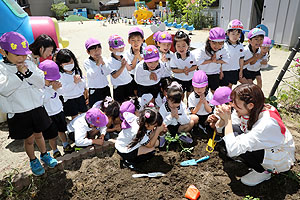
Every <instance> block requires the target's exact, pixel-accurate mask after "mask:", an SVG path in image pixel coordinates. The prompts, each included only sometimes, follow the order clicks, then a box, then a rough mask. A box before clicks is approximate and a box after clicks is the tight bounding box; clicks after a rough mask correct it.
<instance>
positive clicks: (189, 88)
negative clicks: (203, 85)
mask: <svg viewBox="0 0 300 200" xmlns="http://www.w3.org/2000/svg"><path fill="white" fill-rule="evenodd" d="M174 81H176V82H178V83H179V84H180V85H181V86H182V89H183V92H193V91H194V88H193V85H192V80H189V81H183V80H179V79H177V78H174Z"/></svg>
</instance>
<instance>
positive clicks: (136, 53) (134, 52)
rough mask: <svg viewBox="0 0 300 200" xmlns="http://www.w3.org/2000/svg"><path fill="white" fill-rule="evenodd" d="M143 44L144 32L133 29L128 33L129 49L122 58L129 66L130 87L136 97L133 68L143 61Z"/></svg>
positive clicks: (136, 28)
mask: <svg viewBox="0 0 300 200" xmlns="http://www.w3.org/2000/svg"><path fill="white" fill-rule="evenodd" d="M143 42H144V32H143V30H142V29H140V28H139V27H133V28H131V29H130V30H129V33H128V43H129V44H130V46H131V47H130V49H129V50H127V51H126V53H125V55H124V57H125V59H126V61H127V63H128V64H129V65H130V66H131V70H130V71H129V73H130V75H131V77H132V79H133V80H132V87H133V90H134V94H135V95H136V96H137V84H136V82H135V80H134V74H135V67H136V65H137V64H138V63H139V62H140V61H142V60H143V46H142V44H143Z"/></svg>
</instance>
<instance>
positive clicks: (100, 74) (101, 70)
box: [83, 38, 111, 107]
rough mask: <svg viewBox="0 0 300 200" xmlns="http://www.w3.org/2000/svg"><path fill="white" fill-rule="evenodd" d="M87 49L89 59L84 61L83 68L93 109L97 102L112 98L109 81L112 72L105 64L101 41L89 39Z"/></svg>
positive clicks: (86, 43)
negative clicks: (108, 76)
mask: <svg viewBox="0 0 300 200" xmlns="http://www.w3.org/2000/svg"><path fill="white" fill-rule="evenodd" d="M85 48H86V52H87V53H88V54H89V58H88V59H86V60H85V61H84V64H83V66H84V69H85V71H86V76H87V87H88V90H89V106H90V107H92V106H93V105H94V103H96V102H97V101H101V100H103V99H105V97H107V96H111V94H110V88H109V86H108V80H107V75H109V74H110V71H109V69H108V67H107V65H106V64H105V62H106V61H105V59H103V57H102V47H101V43H100V42H99V40H97V39H95V38H89V39H87V40H86V41H85Z"/></svg>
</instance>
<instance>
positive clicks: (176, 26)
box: [164, 20, 195, 35]
mask: <svg viewBox="0 0 300 200" xmlns="http://www.w3.org/2000/svg"><path fill="white" fill-rule="evenodd" d="M164 23H165V25H166V26H167V27H168V30H170V29H171V27H174V28H177V29H181V28H184V29H185V30H187V31H189V35H192V31H193V30H195V27H194V24H192V25H191V26H189V25H188V23H184V24H183V25H182V23H180V24H177V23H176V22H173V23H172V22H170V23H169V22H168V21H167V20H165V21H164Z"/></svg>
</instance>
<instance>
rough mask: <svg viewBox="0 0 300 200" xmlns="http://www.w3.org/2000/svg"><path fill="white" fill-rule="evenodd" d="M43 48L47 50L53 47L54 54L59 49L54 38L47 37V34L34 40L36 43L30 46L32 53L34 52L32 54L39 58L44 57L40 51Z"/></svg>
mask: <svg viewBox="0 0 300 200" xmlns="http://www.w3.org/2000/svg"><path fill="white" fill-rule="evenodd" d="M42 47H44V48H45V49H46V48H48V47H53V50H52V53H55V51H56V48H57V46H56V43H55V41H54V40H53V39H52V37H50V36H49V35H46V34H42V35H39V36H38V37H37V38H36V39H35V40H34V42H33V43H32V44H30V45H29V49H30V51H32V53H33V54H34V55H38V56H42V55H41V53H40V49H41V48H42Z"/></svg>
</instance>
